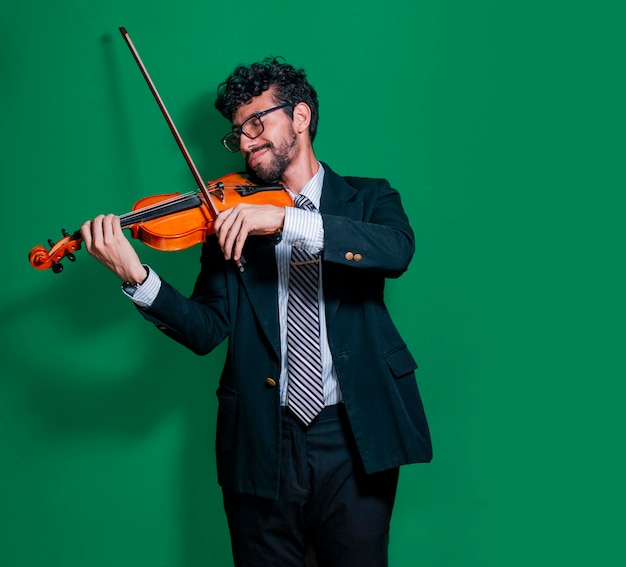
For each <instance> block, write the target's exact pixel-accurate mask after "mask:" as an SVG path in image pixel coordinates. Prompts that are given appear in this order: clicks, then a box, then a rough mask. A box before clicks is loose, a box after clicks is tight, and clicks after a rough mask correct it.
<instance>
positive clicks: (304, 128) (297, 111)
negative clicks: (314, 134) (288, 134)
mask: <svg viewBox="0 0 626 567" xmlns="http://www.w3.org/2000/svg"><path fill="white" fill-rule="evenodd" d="M310 123H311V109H310V108H309V105H308V104H307V103H306V102H299V103H298V104H296V106H294V107H293V126H294V129H295V130H296V132H297V133H298V134H302V133H303V132H308V131H309V124H310Z"/></svg>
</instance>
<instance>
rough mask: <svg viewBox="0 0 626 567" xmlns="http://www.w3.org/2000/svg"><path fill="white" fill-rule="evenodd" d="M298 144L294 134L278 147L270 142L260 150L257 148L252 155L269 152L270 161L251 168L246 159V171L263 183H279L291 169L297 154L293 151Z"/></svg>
mask: <svg viewBox="0 0 626 567" xmlns="http://www.w3.org/2000/svg"><path fill="white" fill-rule="evenodd" d="M297 144H298V139H297V136H296V134H295V133H293V132H292V133H291V136H290V137H289V138H288V139H286V140H284V141H283V142H282V143H281V144H280V146H278V147H276V146H275V145H274V144H273V143H272V142H268V143H267V144H264V145H263V146H260V147H259V148H255V149H254V151H253V152H252V153H254V152H255V151H259V150H265V149H267V150H269V152H268V153H269V157H270V160H269V162H268V163H266V164H263V163H257V164H256V165H255V166H254V167H250V164H249V162H248V160H247V159H246V170H247V171H248V173H249V174H250V175H251V176H253V177H256V179H258V180H259V181H262V182H263V183H273V182H274V181H278V180H279V179H280V178H281V177H282V175H283V173H285V171H286V170H287V168H288V167H289V164H290V163H291V162H292V161H293V156H294V153H295V152H294V151H293V150H294V148H295V147H296V146H297Z"/></svg>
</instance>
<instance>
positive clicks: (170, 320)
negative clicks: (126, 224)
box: [142, 165, 432, 498]
mask: <svg viewBox="0 0 626 567" xmlns="http://www.w3.org/2000/svg"><path fill="white" fill-rule="evenodd" d="M324 168H325V170H326V174H325V177H324V185H323V193H322V200H321V204H320V211H321V214H322V219H323V225H324V234H325V244H324V252H323V264H322V273H323V289H324V297H325V301H326V320H327V328H328V340H329V344H330V348H331V351H332V355H333V361H334V365H335V368H336V370H337V376H338V379H339V384H340V387H341V392H342V394H343V400H344V404H345V409H346V412H347V416H348V418H349V423H350V428H351V430H352V433H353V436H354V439H355V441H356V444H357V447H358V452H359V455H360V458H361V461H362V465H363V467H364V469H365V471H366V472H367V473H374V472H378V471H383V470H387V469H390V468H393V467H397V466H399V465H402V464H406V463H413V462H426V461H429V460H430V459H431V456H432V451H431V444H430V436H429V432H428V426H427V422H426V418H425V415H424V410H423V407H422V402H421V399H420V395H419V393H418V389H417V385H416V382H415V374H414V371H415V369H416V368H417V364H416V363H415V361H414V359H413V357H412V356H411V353H410V352H409V350H408V349H407V346H406V344H405V343H404V341H403V340H402V338H401V337H400V335H399V334H398V331H397V330H396V328H395V326H394V324H393V323H392V321H391V318H390V316H389V314H388V312H387V309H386V307H385V305H384V301H383V291H384V282H385V278H388V277H398V276H399V275H401V274H402V273H403V272H404V271H405V270H406V269H407V267H408V264H409V261H410V259H411V257H412V255H413V252H414V239H413V232H412V230H411V228H410V226H409V223H408V220H407V218H406V215H405V213H404V211H403V209H402V205H401V202H400V196H399V194H398V193H397V192H396V191H395V190H394V189H392V188H391V187H390V186H389V184H388V183H387V182H386V181H384V180H375V179H362V178H354V177H345V178H342V177H340V176H338V175H337V174H335V173H334V172H332V171H331V170H330V168H329V167H328V166H326V165H324ZM244 256H245V258H246V261H247V264H246V268H245V271H244V272H243V273H240V272H239V271H238V270H237V268H236V267H235V266H234V264H233V262H226V261H225V260H224V259H223V255H222V253H221V251H220V250H219V247H218V245H217V242H216V239H215V238H210V239H209V241H208V242H207V243H206V244H205V245H204V246H203V251H202V258H201V264H202V268H201V272H200V275H199V276H198V279H197V282H196V285H195V288H194V292H193V294H192V296H191V298H190V299H187V298H185V297H183V296H182V295H181V294H180V293H178V292H177V291H176V290H174V289H173V288H172V287H171V286H170V285H168V284H167V283H165V282H164V283H163V286H162V288H161V291H160V293H159V295H158V297H157V299H156V301H155V302H154V304H153V305H152V307H150V308H148V309H142V312H143V315H144V316H145V317H146V319H148V320H150V321H152V322H154V323H155V324H156V325H157V326H158V327H159V328H160V329H161V330H162V331H163V332H165V333H166V334H167V335H169V336H170V337H172V338H174V339H175V340H177V341H179V342H180V343H182V344H184V345H185V346H187V347H189V348H190V349H191V350H193V351H194V352H196V353H198V354H205V353H208V352H210V351H211V350H212V349H213V348H215V347H216V346H217V345H218V344H219V343H221V342H222V341H223V340H224V339H225V338H228V340H229V345H228V353H227V356H226V362H225V365H224V369H223V372H222V376H221V379H220V383H219V387H218V390H217V395H218V398H219V410H218V421H217V465H218V480H219V483H220V485H221V486H222V487H223V488H225V489H227V490H231V491H235V492H242V493H248V494H254V495H257V496H261V497H266V498H276V497H277V494H278V484H279V469H280V431H281V412H280V407H279V403H280V402H279V388H278V387H276V383H277V382H278V378H279V375H280V339H279V320H278V303H277V268H276V262H275V255H274V244H273V243H272V242H270V241H269V240H268V239H266V238H262V237H253V238H249V239H248V241H247V243H246V246H245V248H244Z"/></svg>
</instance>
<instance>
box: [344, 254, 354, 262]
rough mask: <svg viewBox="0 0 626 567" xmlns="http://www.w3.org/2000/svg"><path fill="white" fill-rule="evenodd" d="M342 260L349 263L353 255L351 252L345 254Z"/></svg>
mask: <svg viewBox="0 0 626 567" xmlns="http://www.w3.org/2000/svg"><path fill="white" fill-rule="evenodd" d="M344 258H345V259H346V260H348V262H349V261H350V260H352V258H354V254H353V253H352V252H346V255H345V256H344Z"/></svg>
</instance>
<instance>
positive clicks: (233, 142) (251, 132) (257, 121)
mask: <svg viewBox="0 0 626 567" xmlns="http://www.w3.org/2000/svg"><path fill="white" fill-rule="evenodd" d="M295 105H296V103H295V102H286V103H285V104H279V105H278V106H275V107H274V108H268V109H267V110H262V111H261V112H257V113H256V114H253V115H252V116H250V117H249V118H246V119H245V120H244V121H243V122H242V124H241V126H239V128H235V129H234V130H233V131H232V132H229V133H228V134H226V136H224V137H223V138H222V144H224V147H225V148H226V149H227V150H228V151H229V152H233V153H235V152H238V151H239V140H240V138H241V135H242V134H243V135H244V136H246V137H247V138H250V139H251V140H254V139H255V138H258V137H259V136H260V135H261V134H263V130H264V129H265V126H263V122H261V116H265V115H266V114H269V113H270V112H274V111H275V110H280V109H281V108H287V107H288V106H295Z"/></svg>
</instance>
